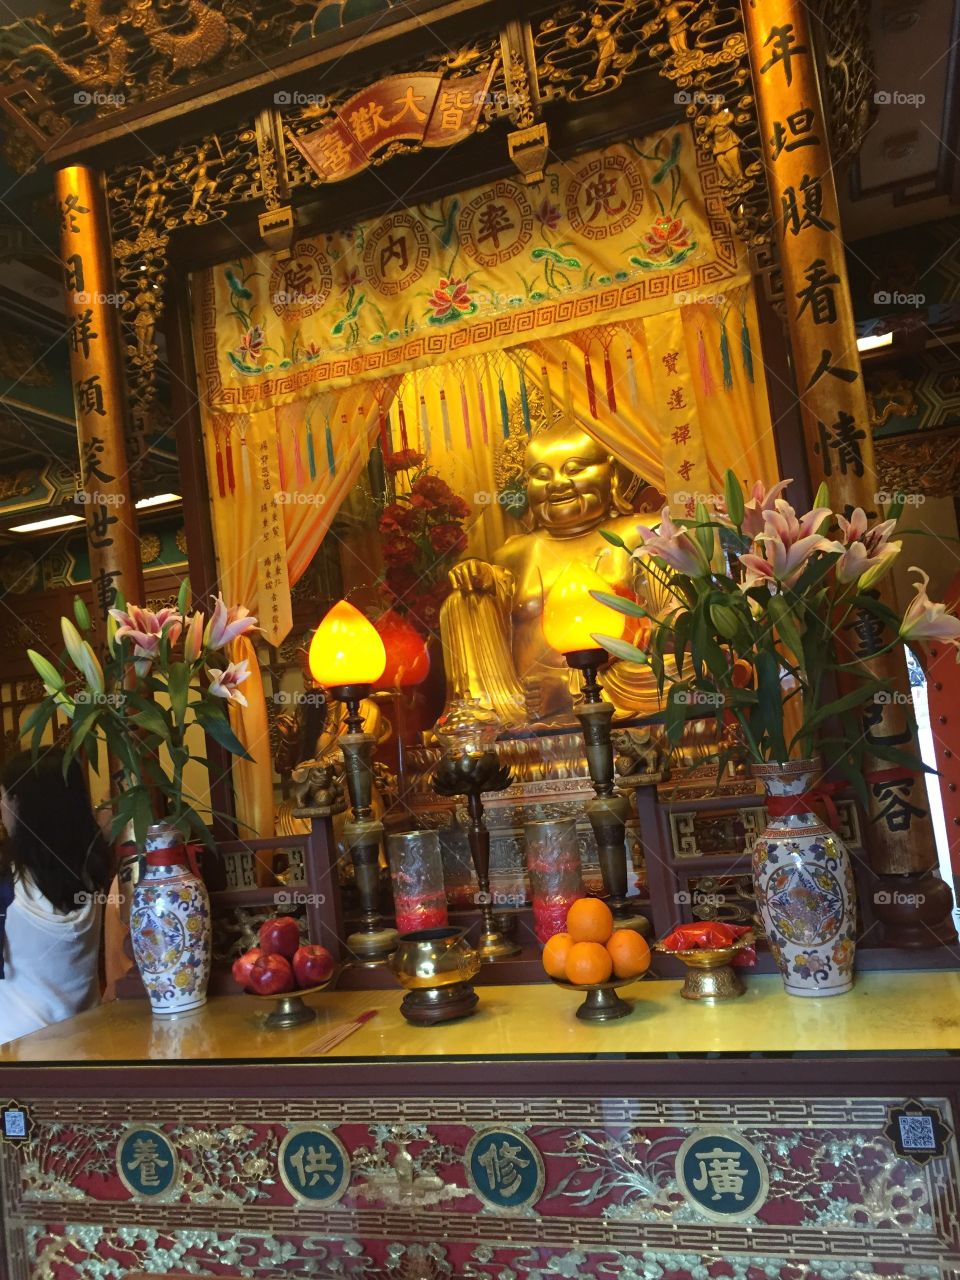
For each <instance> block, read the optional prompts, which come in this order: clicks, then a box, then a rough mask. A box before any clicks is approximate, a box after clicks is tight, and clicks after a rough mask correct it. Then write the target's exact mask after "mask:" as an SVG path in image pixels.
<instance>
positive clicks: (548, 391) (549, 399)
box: [540, 364, 553, 431]
mask: <svg viewBox="0 0 960 1280" xmlns="http://www.w3.org/2000/svg"><path fill="white" fill-rule="evenodd" d="M540 377H541V379H542V380H543V413H544V417H545V418H546V420H547V430H548V431H549V429H550V428H551V427H552V426H553V390H552V388H551V386H550V378H549V376H548V374H547V366H546V365H545V364H542V365H541V366H540Z"/></svg>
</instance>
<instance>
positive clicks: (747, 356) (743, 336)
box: [740, 302, 753, 382]
mask: <svg viewBox="0 0 960 1280" xmlns="http://www.w3.org/2000/svg"><path fill="white" fill-rule="evenodd" d="M740 358H741V360H742V361H743V372H744V373H745V374H746V375H747V381H748V382H753V348H752V347H751V346H750V328H749V326H748V325H747V304H746V302H744V304H743V306H742V307H741V308H740Z"/></svg>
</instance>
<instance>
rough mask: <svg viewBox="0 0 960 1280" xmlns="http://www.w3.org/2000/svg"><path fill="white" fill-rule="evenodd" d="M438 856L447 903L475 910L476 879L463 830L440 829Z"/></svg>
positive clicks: (462, 828) (455, 906)
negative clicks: (441, 867)
mask: <svg viewBox="0 0 960 1280" xmlns="http://www.w3.org/2000/svg"><path fill="white" fill-rule="evenodd" d="M440 857H441V860H442V862H443V883H444V888H445V889H446V894H447V904H448V905H449V906H451V907H453V908H454V910H460V911H463V910H470V909H471V908H473V907H476V905H477V877H476V872H475V871H474V867H473V856H472V854H471V853H470V840H469V838H468V836H467V831H466V828H465V827H461V826H460V825H459V824H454V825H453V826H451V827H441V828H440Z"/></svg>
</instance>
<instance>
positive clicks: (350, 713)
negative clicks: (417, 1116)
mask: <svg viewBox="0 0 960 1280" xmlns="http://www.w3.org/2000/svg"><path fill="white" fill-rule="evenodd" d="M308 661H309V664H310V671H311V672H312V674H313V677H314V679H315V680H316V681H317V682H318V684H322V685H323V686H324V687H325V688H326V689H328V690H329V692H330V695H331V697H333V698H336V699H337V700H338V701H339V702H342V703H343V704H344V705H345V706H346V708H347V716H346V732H345V733H342V734H341V735H340V740H339V746H340V750H341V751H342V752H343V763H344V772H345V778H346V783H347V792H348V793H349V796H350V805H351V809H352V813H351V816H350V817H349V818H348V819H347V821H346V822H345V823H344V827H343V839H344V843H345V845H346V847H347V851H348V852H349V854H350V857H351V860H352V862H353V874H354V881H355V884H356V889H357V897H358V898H359V900H360V921H361V923H360V928H359V929H358V930H356V931H355V932H354V933H351V934H350V935H349V936H348V937H347V939H346V945H347V949H348V950H349V951H350V952H352V953H353V955H354V956H355V957H356V959H357V960H358V961H359V963H360V964H364V965H374V964H382V963H383V962H384V961H385V960H386V959H387V957H388V956H389V955H390V954H391V952H392V951H394V950H395V949H396V945H397V931H396V929H392V928H387V927H385V926H384V924H383V921H382V918H381V916H380V912H379V910H378V907H377V900H378V898H379V893H380V844H381V841H382V839H383V823H382V822H381V821H380V820H379V819H378V818H375V817H374V815H373V751H374V747H375V745H376V742H375V739H374V737H373V735H372V734H370V733H366V732H364V728H363V717H362V715H361V714H360V703H361V701H362V700H363V699H364V698H366V697H369V694H370V690H371V686H372V684H373V682H374V681H375V680H377V679H379V677H380V675H381V674H382V673H383V669H384V667H385V666H386V661H387V655H386V650H385V649H384V647H383V641H382V640H381V639H380V636H379V635H378V634H377V632H376V630H375V629H374V627H373V625H372V624H371V623H370V622H368V621H367V619H366V618H365V617H364V616H363V614H362V613H361V612H360V611H359V609H355V608H354V606H353V605H352V604H349V603H348V602H347V601H346V600H341V601H340V602H339V603H338V604H335V605H334V606H333V608H332V609H331V610H330V611H329V612H328V613H327V614H326V615H325V617H324V618H323V621H322V622H321V623H320V626H319V627H317V630H316V631H315V632H314V635H313V639H312V640H311V642H310V652H309V656H308Z"/></svg>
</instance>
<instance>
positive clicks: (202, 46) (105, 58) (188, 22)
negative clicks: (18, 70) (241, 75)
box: [8, 0, 243, 93]
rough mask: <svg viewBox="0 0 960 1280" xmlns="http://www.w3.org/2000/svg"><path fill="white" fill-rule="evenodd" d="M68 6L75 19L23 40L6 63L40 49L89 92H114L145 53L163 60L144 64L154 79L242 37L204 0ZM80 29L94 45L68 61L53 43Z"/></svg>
mask: <svg viewBox="0 0 960 1280" xmlns="http://www.w3.org/2000/svg"><path fill="white" fill-rule="evenodd" d="M70 7H71V9H72V10H73V12H74V13H75V14H77V15H78V17H79V18H80V22H79V23H78V24H77V23H69V22H61V23H57V24H55V25H54V26H53V27H52V28H51V29H50V33H51V38H50V39H49V40H47V39H38V40H34V41H33V42H31V43H29V44H27V45H24V46H23V47H22V48H20V49H19V51H18V52H17V53H16V54H15V56H14V58H13V59H12V60H11V63H10V64H8V66H9V65H12V63H17V64H19V65H20V66H23V67H25V66H26V65H27V64H29V63H32V62H33V57H32V55H35V54H39V55H41V56H42V57H43V58H45V59H47V60H48V61H49V62H50V63H51V64H52V65H53V66H55V67H56V68H57V70H58V71H60V73H61V74H62V75H63V76H65V77H66V78H67V79H68V80H70V81H72V82H73V83H74V84H77V85H82V86H83V88H85V89H87V90H89V91H91V92H93V93H117V92H119V91H122V90H124V89H129V88H131V86H132V84H133V83H134V82H135V80H137V79H140V76H139V75H135V67H136V71H139V70H140V67H141V66H142V65H143V62H144V54H145V53H146V60H147V61H148V62H152V61H155V59H156V58H158V59H160V60H161V62H162V65H161V63H156V64H155V65H154V66H151V67H150V69H149V72H148V75H149V78H150V79H151V80H155V79H156V78H157V77H158V76H160V75H162V76H163V77H168V76H172V75H176V74H177V73H178V72H180V71H192V70H194V69H196V68H198V67H203V66H206V65H208V64H209V63H211V62H212V61H214V59H217V58H220V57H222V56H223V55H224V54H225V53H227V52H228V51H230V50H231V49H233V48H234V47H235V46H236V45H237V44H239V43H240V41H241V40H242V38H243V34H242V32H241V31H240V29H239V28H238V27H237V26H235V25H234V24H233V23H232V22H231V21H230V20H229V19H228V18H227V17H226V15H225V14H223V13H221V12H219V11H218V10H217V9H213V8H211V7H210V5H208V4H205V3H204V0H172V2H170V0H168V3H166V4H159V5H158V4H155V3H154V2H153V0H132V3H128V4H124V5H123V6H122V7H121V8H120V9H119V10H115V11H110V10H109V8H108V0H71V5H70ZM80 29H85V39H86V40H87V41H88V42H90V43H92V46H93V47H92V48H91V49H90V50H89V51H88V52H86V53H85V54H84V55H83V56H81V57H80V58H78V59H75V60H73V61H71V60H69V59H68V58H66V57H64V56H63V54H62V53H61V52H60V51H59V49H58V48H57V47H56V46H57V44H58V43H60V38H61V37H66V40H64V41H63V42H64V43H67V41H69V43H70V44H71V45H72V44H75V43H76V37H77V34H78V31H79V30H80ZM137 32H141V33H142V35H143V37H144V38H145V40H146V41H147V43H148V46H149V52H147V51H145V50H143V49H142V48H139V49H138V48H137V45H138V44H139V43H140V42H139V41H137V37H136V33H137ZM150 54H153V55H154V58H151V57H150ZM34 65H35V64H34Z"/></svg>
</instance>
